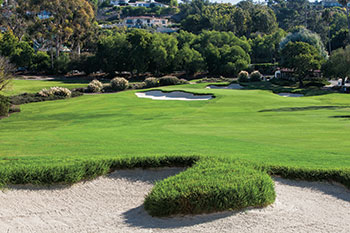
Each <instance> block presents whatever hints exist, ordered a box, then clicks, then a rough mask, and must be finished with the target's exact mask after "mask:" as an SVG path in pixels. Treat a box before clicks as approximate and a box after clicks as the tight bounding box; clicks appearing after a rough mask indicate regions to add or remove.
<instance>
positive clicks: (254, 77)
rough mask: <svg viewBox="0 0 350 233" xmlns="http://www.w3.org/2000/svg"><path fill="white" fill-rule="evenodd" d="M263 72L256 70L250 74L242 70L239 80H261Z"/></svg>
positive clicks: (243, 81) (244, 81)
mask: <svg viewBox="0 0 350 233" xmlns="http://www.w3.org/2000/svg"><path fill="white" fill-rule="evenodd" d="M261 78H262V74H261V73H260V72H259V71H257V70H255V71H253V72H252V73H251V74H250V75H249V73H248V72H247V71H241V72H239V74H238V82H240V83H247V82H260V81H261Z"/></svg>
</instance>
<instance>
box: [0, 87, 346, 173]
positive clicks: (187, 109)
mask: <svg viewBox="0 0 350 233" xmlns="http://www.w3.org/2000/svg"><path fill="white" fill-rule="evenodd" d="M205 85H206V84H203V85H202V84H201V85H187V86H182V87H180V86H175V87H167V88H164V89H166V90H171V89H173V90H176V89H184V90H186V91H192V92H199V93H200V92H202V93H208V92H210V93H213V94H215V95H216V96H217V97H216V98H215V99H213V100H210V101H199V102H195V101H193V102H184V101H155V100H149V99H139V98H137V97H136V96H135V95H134V93H135V91H125V92H121V93H117V94H106V95H94V96H83V97H78V98H73V99H69V100H59V101H54V102H42V103H34V104H28V105H22V106H21V110H22V112H21V113H18V114H13V115H12V116H11V117H9V118H6V119H2V120H1V121H0V129H1V134H0V141H1V144H0V156H11V157H13V156H15V157H18V156H20V157H24V156H35V157H36V156H47V157H48V158H55V157H57V156H63V157H65V156H78V157H82V158H84V157H85V156H88V157H92V156H101V155H106V156H119V155H128V156H149V155H207V156H225V157H232V158H246V159H251V160H254V161H263V162H271V163H274V164H276V163H278V164H285V165H297V166H307V167H315V168H337V167H350V160H349V148H350V141H349V140H346V138H347V137H348V135H349V130H350V121H349V120H348V119H346V118H344V119H342V118H332V116H339V115H349V110H350V108H340V109H319V110H307V109H306V110H300V111H278V109H280V108H291V109H292V108H295V107H308V106H350V96H349V95H346V94H332V95H323V96H317V97H302V98H285V97H280V96H278V95H275V94H272V93H270V92H267V91H258V90H241V91H238V90H204V89H202V88H203V87H204V86H205ZM193 86H195V87H197V88H193ZM274 109H276V111H274ZM262 110H269V111H267V112H261V111H262Z"/></svg>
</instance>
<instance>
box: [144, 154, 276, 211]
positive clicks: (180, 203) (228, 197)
mask: <svg viewBox="0 0 350 233" xmlns="http://www.w3.org/2000/svg"><path fill="white" fill-rule="evenodd" d="M275 197H276V194H275V191H274V182H273V180H272V179H271V177H270V176H269V175H268V174H267V173H266V172H264V171H263V170H257V169H256V168H254V167H253V166H250V165H248V164H247V163H244V162H242V161H239V160H233V161H232V160H231V161H230V160H226V159H225V160H223V159H213V158H205V159H201V160H199V161H198V162H196V164H195V165H194V166H193V167H191V168H189V169H187V170H186V171H184V172H182V173H180V174H178V175H175V176H172V177H169V178H167V179H165V180H162V181H159V182H158V183H156V185H155V186H154V188H153V189H152V191H151V192H150V193H149V194H148V196H147V197H146V199H145V202H144V204H145V209H146V210H147V211H148V213H149V214H150V215H152V216H159V217H161V216H171V215H177V214H202V213H211V212H217V211H224V210H239V209H243V208H246V207H264V206H267V205H269V204H271V203H273V202H274V201H275Z"/></svg>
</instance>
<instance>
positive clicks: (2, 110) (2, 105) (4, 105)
mask: <svg viewBox="0 0 350 233" xmlns="http://www.w3.org/2000/svg"><path fill="white" fill-rule="evenodd" d="M9 109H10V102H9V99H8V98H7V97H5V96H2V95H0V116H7V115H8V113H9Z"/></svg>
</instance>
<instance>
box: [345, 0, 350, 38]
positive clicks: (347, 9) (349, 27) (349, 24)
mask: <svg viewBox="0 0 350 233" xmlns="http://www.w3.org/2000/svg"><path fill="white" fill-rule="evenodd" d="M345 8H346V17H347V19H348V33H349V41H350V16H349V5H348V3H346V6H345Z"/></svg>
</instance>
